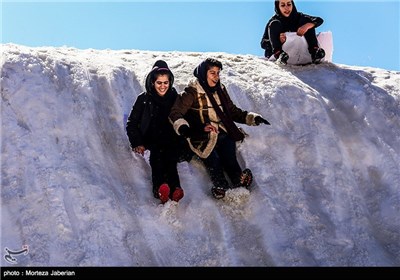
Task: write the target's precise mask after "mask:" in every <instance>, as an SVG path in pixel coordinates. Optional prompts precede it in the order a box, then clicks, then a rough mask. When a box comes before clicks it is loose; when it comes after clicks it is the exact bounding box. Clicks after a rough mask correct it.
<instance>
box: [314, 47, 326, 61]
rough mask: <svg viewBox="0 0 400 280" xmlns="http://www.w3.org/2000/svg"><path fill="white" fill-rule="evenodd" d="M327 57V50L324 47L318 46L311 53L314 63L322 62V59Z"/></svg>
mask: <svg viewBox="0 0 400 280" xmlns="http://www.w3.org/2000/svg"><path fill="white" fill-rule="evenodd" d="M324 57H325V51H324V49H322V48H317V49H315V50H314V52H313V53H312V54H311V59H312V63H315V64H318V63H321V60H322V59H323V58H324Z"/></svg>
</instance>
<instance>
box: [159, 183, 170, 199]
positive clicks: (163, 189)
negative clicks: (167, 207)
mask: <svg viewBox="0 0 400 280" xmlns="http://www.w3.org/2000/svg"><path fill="white" fill-rule="evenodd" d="M169 191H170V190H169V186H168V184H162V185H161V186H160V187H159V188H158V196H159V197H160V200H161V203H162V204H164V203H165V202H167V201H168V200H169Z"/></svg>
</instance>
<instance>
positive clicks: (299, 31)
mask: <svg viewBox="0 0 400 280" xmlns="http://www.w3.org/2000/svg"><path fill="white" fill-rule="evenodd" d="M314 26H315V24H314V23H311V22H308V23H306V24H304V25H303V26H300V27H299V29H297V35H299V36H304V34H306V32H307V31H308V29H310V28H313V27H314Z"/></svg>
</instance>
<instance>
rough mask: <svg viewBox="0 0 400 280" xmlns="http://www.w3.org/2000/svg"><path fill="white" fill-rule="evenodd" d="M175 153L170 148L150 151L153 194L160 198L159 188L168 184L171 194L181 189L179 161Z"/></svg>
mask: <svg viewBox="0 0 400 280" xmlns="http://www.w3.org/2000/svg"><path fill="white" fill-rule="evenodd" d="M174 153H175V151H172V150H170V149H168V148H159V149H152V150H151V151H150V166H151V178H152V181H153V194H154V196H155V197H156V198H158V188H159V187H160V185H161V184H163V183H167V184H168V186H169V188H170V190H171V193H173V192H174V190H175V189H176V188H178V187H179V188H180V187H181V184H180V181H179V175H178V169H177V160H176V156H175V155H174Z"/></svg>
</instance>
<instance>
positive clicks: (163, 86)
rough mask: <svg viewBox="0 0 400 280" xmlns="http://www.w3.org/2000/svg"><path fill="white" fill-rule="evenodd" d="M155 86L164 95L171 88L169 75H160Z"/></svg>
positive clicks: (158, 92)
mask: <svg viewBox="0 0 400 280" xmlns="http://www.w3.org/2000/svg"><path fill="white" fill-rule="evenodd" d="M154 88H155V89H156V92H157V94H158V95H159V96H164V95H165V93H166V92H167V91H168V89H169V76H168V75H166V74H165V75H158V76H157V78H156V80H155V82H154Z"/></svg>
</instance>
